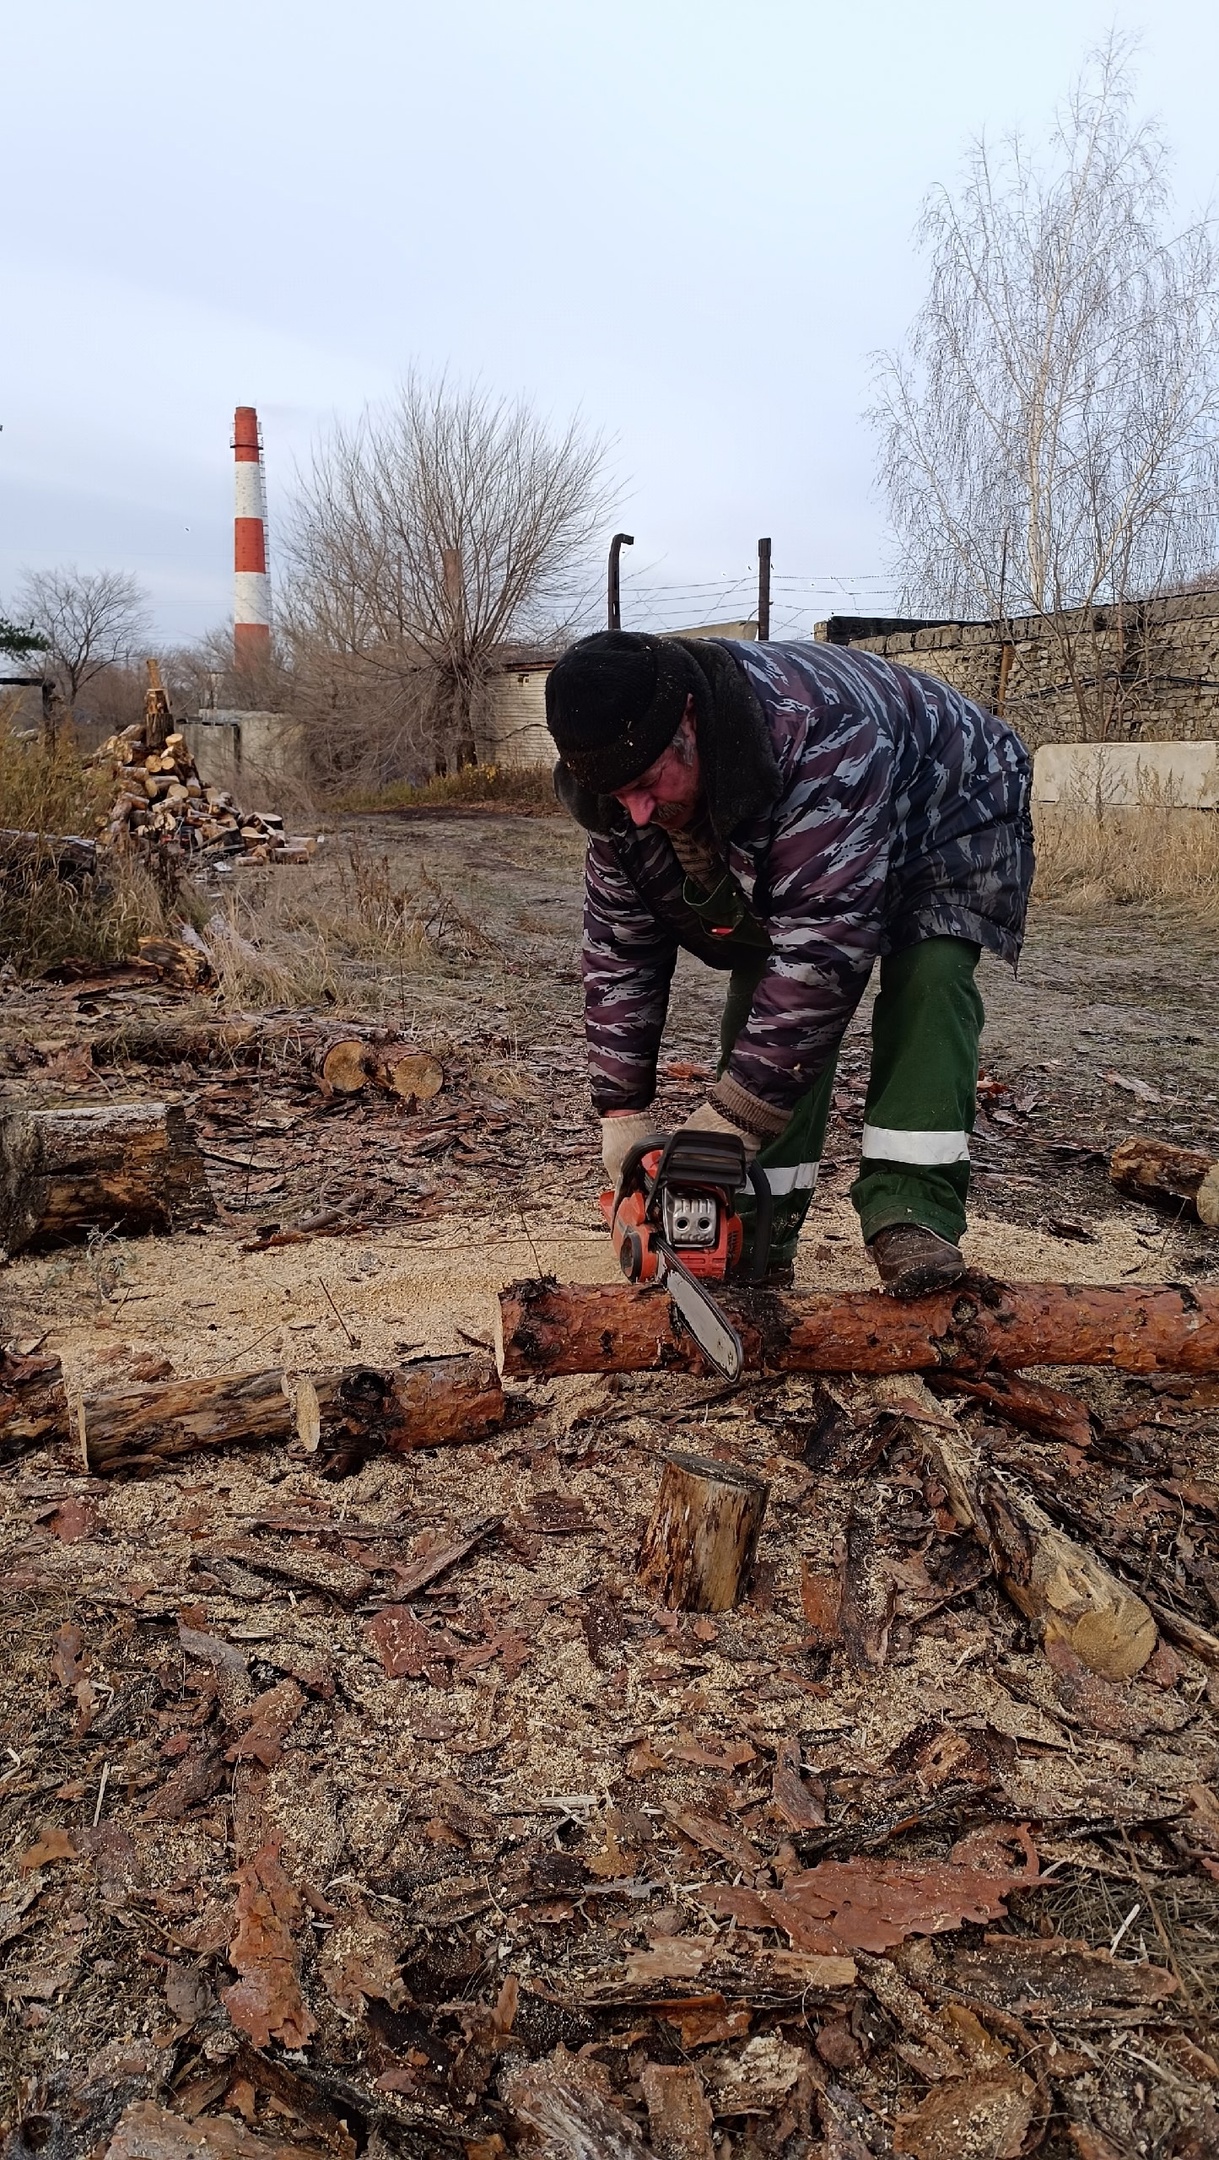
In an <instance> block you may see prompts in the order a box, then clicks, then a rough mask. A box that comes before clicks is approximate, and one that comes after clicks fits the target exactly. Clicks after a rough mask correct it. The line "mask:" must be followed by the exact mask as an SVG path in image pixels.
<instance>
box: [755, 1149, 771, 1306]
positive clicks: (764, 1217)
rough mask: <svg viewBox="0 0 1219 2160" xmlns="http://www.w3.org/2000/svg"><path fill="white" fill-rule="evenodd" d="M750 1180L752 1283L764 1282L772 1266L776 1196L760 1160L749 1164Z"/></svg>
mask: <svg viewBox="0 0 1219 2160" xmlns="http://www.w3.org/2000/svg"><path fill="white" fill-rule="evenodd" d="M749 1182H750V1184H751V1185H752V1187H753V1199H754V1218H753V1259H752V1261H751V1262H750V1267H749V1280H750V1282H752V1283H760V1282H764V1281H765V1279H766V1270H767V1268H768V1267H769V1266H770V1232H771V1226H772V1224H773V1222H774V1219H775V1196H774V1194H773V1193H772V1191H771V1189H770V1179H769V1178H768V1177H767V1175H766V1172H765V1170H764V1169H763V1168H762V1165H761V1163H760V1162H756V1161H755V1162H751V1163H750V1165H749Z"/></svg>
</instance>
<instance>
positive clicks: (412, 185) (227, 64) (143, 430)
mask: <svg viewBox="0 0 1219 2160" xmlns="http://www.w3.org/2000/svg"><path fill="white" fill-rule="evenodd" d="M1112 20H1114V12H1113V9H1112V7H1111V6H1107V5H1104V4H1102V0H1098V4H1092V0H1023V4H1022V5H1021V6H1020V7H1019V8H1018V9H1012V8H1010V7H1006V6H1004V7H999V6H995V5H993V4H992V5H987V4H986V0H981V4H979V0H923V4H922V5H921V6H917V7H914V6H911V4H910V0H873V4H872V5H871V6H869V7H862V6H858V5H852V6H848V5H846V4H844V0H837V4H834V5H828V4H823V0H750V4H748V5H746V4H737V5H730V4H727V0H600V4H598V5H596V6H593V5H588V4H586V0H445V4H442V5H437V4H436V0H427V4H426V5H424V4H420V0H342V4H341V5H339V4H338V0H327V4H325V5H323V4H320V0H203V4H196V5H193V6H191V7H189V8H187V7H184V6H182V5H181V4H180V0H177V4H175V0H168V4H167V0H156V4H155V5H154V4H146V0H105V4H104V5H99V4H98V0H37V5H35V4H34V0H27V4H26V5H25V6H24V7H21V8H18V7H17V6H15V5H10V6H9V7H8V8H7V9H6V10H5V21H4V34H3V52H4V75H5V97H4V120H3V125H2V127H0V181H2V187H3V197H2V199H3V202H4V205H5V215H4V219H3V233H2V235H0V260H2V262H3V275H2V276H0V293H2V294H3V300H4V306H5V312H6V318H7V319H6V322H5V326H4V335H3V339H2V340H0V422H2V423H3V432H2V433H0V604H3V603H4V602H6V601H10V602H11V600H12V598H13V596H14V593H15V589H16V586H17V584H18V580H19V575H20V571H21V569H22V567H23V566H25V565H31V566H36V567H44V566H47V565H50V564H53V563H61V562H76V563H78V564H80V565H81V566H82V567H87V568H122V569H127V570H131V571H133V572H134V573H135V574H136V575H137V576H138V577H139V578H140V579H141V581H142V582H143V583H144V584H145V585H146V586H147V588H148V589H149V591H150V593H151V595H152V598H153V604H154V613H155V619H156V624H157V631H158V635H159V638H160V639H161V641H162V642H165V643H176V642H180V641H184V640H186V639H189V638H192V637H194V636H196V635H198V634H199V633H201V632H202V631H204V630H205V629H208V628H210V627H211V626H212V625H214V624H216V623H218V622H221V621H223V620H224V619H225V618H226V617H227V616H229V615H230V613H231V561H232V541H231V524H230V519H231V516H232V455H231V451H230V448H229V443H230V436H231V427H232V412H233V407H234V405H235V404H238V403H242V404H256V405H257V407H258V410H259V415H260V417H261V420H262V424H263V432H264V437H265V442H266V463H267V473H268V483H269V488H270V495H271V514H272V535H271V539H272V575H273V576H274V568H275V565H274V520H275V515H276V511H277V507H279V506H281V505H282V504H283V503H284V501H285V499H286V495H287V493H288V491H289V490H290V488H291V484H292V475H293V470H294V467H295V465H296V464H297V462H298V461H299V460H301V459H303V458H304V457H306V456H307V454H308V449H309V445H310V442H311V440H312V439H313V437H314V436H315V435H316V433H317V432H318V431H319V430H320V429H322V428H324V426H325V424H326V421H327V418H328V416H330V415H333V414H335V413H341V414H343V415H345V416H352V415H354V414H355V413H356V412H358V411H359V409H360V407H361V406H362V405H363V404H364V403H365V401H367V400H373V401H375V400H378V399H380V398H383V397H384V396H386V395H387V394H388V393H389V392H390V391H391V390H392V387H393V385H394V383H395V381H396V380H397V379H398V378H399V377H400V376H401V375H402V374H403V373H404V372H405V370H406V369H407V368H408V367H409V366H410V365H411V364H412V363H414V364H415V365H417V366H418V367H420V368H421V369H422V370H424V371H425V372H428V373H431V372H435V371H439V370H441V369H445V368H447V369H449V370H450V371H452V372H453V373H455V374H457V375H460V376H463V377H470V376H479V377H481V378H482V379H483V381H484V382H486V383H487V384H488V385H489V386H490V387H492V388H494V389H496V390H503V391H505V392H508V393H513V394H514V393H516V392H524V393H526V394H527V395H528V396H529V397H530V398H531V399H533V400H534V401H535V402H536V403H537V404H538V405H539V406H540V407H541V408H542V409H543V410H544V411H546V412H550V413H553V414H554V415H555V416H556V417H560V416H566V415H567V414H568V413H569V412H571V411H572V410H573V409H578V410H579V411H580V412H581V413H582V415H583V416H584V418H585V419H586V421H587V422H588V424H589V426H590V427H592V428H594V429H600V430H603V431H604V432H605V433H606V434H607V435H608V436H609V437H611V438H613V441H614V466H615V470H616V472H617V473H618V475H619V476H620V479H621V482H622V522H623V523H624V524H625V525H626V527H627V528H628V529H629V530H630V531H632V532H633V533H634V534H635V536H636V546H635V548H634V551H633V553H632V554H631V555H629V556H627V557H624V566H625V565H626V564H628V563H629V565H630V580H629V582H628V585H627V595H626V602H625V606H624V619H625V620H626V621H627V622H628V623H630V622H632V621H633V622H635V623H637V624H639V625H641V626H642V625H643V624H644V623H645V622H646V621H654V622H661V621H667V622H669V623H670V624H675V623H677V622H679V621H681V620H686V621H689V620H697V619H698V618H699V616H700V615H703V614H706V613H708V612H711V613H719V612H724V611H725V610H724V609H723V608H722V607H721V606H718V605H716V604H715V603H717V602H719V601H720V600H721V599H722V598H723V597H725V594H726V588H727V586H728V584H729V581H731V580H732V579H739V578H741V577H743V576H744V577H748V576H751V575H752V566H753V563H754V559H755V543H756V540H757V537H758V535H759V534H761V533H769V534H771V535H772V536H773V540H774V565H775V576H776V580H777V581H780V582H777V604H776V614H775V628H776V630H781V629H782V628H783V627H784V626H785V624H786V623H788V622H791V623H792V624H794V625H798V626H800V627H803V626H805V625H807V624H808V623H809V622H810V621H811V619H812V617H813V615H814V614H817V615H821V614H825V613H828V612H830V610H831V609H832V608H833V607H834V606H835V605H837V606H839V607H848V608H852V607H853V608H857V609H863V610H866V609H868V608H869V607H871V606H874V605H878V604H882V603H883V602H884V601H885V599H886V598H887V593H886V587H885V578H886V573H887V569H888V556H887V548H886V535H885V521H884V515H883V508H882V506H881V504H880V503H879V501H878V500H877V497H876V495H875V492H874V487H873V471H874V450H873V443H872V440H871V437H870V434H869V432H868V430H867V427H866V425H865V424H864V422H863V419H862V417H861V416H862V412H863V408H864V407H865V405H866V403H867V400H868V355H869V353H870V352H872V351H873V350H874V349H875V348H877V347H878V346H883V345H887V344H891V343H894V342H896V341H897V340H898V339H899V338H900V337H901V335H902V332H903V329H904V327H905V325H906V323H907V321H908V320H909V318H910V316H911V314H912V312H913V310H914V308H915V307H916V306H917V304H918V300H919V297H920V294H921V289H922V270H921V266H920V263H919V260H918V258H917V256H916V254H915V252H914V249H913V246H912V237H911V236H912V228H913V226H914V222H915V219H916V216H917V212H918V206H919V202H920V199H921V198H922V196H923V194H924V192H925V190H926V189H927V188H928V186H929V185H930V184H931V183H932V182H934V181H936V180H949V181H951V180H952V178H953V176H954V174H955V173H956V172H957V171H959V168H960V161H961V156H962V151H963V147H964V145H965V143H966V141H967V140H968V138H969V137H970V136H971V135H972V134H974V133H976V132H978V131H979V130H981V129H985V130H986V131H987V132H988V133H990V134H999V133H1002V132H1004V131H1005V130H1007V129H1008V128H1010V127H1011V126H1013V125H1017V124H1018V125H1020V126H1022V127H1027V128H1030V129H1033V130H1036V129H1039V128H1040V127H1041V125H1042V124H1043V123H1044V120H1045V118H1046V116H1047V114H1048V113H1049V111H1050V109H1051V108H1052V106H1053V104H1054V102H1055V100H1056V99H1057V97H1058V96H1059V95H1060V94H1061V93H1062V91H1063V90H1064V88H1065V87H1066V85H1067V83H1068V82H1069V80H1070V78H1071V76H1072V75H1073V74H1074V72H1075V71H1076V69H1077V68H1078V66H1079V63H1080V61H1081V59H1082V57H1083V55H1084V53H1085V52H1086V51H1087V49H1088V47H1089V46H1090V45H1092V44H1094V43H1095V42H1096V41H1097V39H1098V38H1099V37H1101V36H1102V35H1103V34H1104V31H1105V30H1106V28H1107V26H1108V25H1109V23H1110V22H1111V21H1112ZM1116 20H1117V22H1118V24H1119V26H1120V27H1122V28H1124V29H1128V30H1134V31H1141V32H1142V38H1143V43H1142V52H1141V57H1140V61H1139V75H1140V105H1141V106H1142V107H1143V108H1144V109H1146V110H1148V111H1151V112H1154V113H1157V114H1158V115H1159V116H1160V117H1161V119H1162V122H1163V124H1164V127H1165V129H1166V132H1167V134H1168V136H1169V139H1170V141H1171V142H1172V144H1173V145H1174V148H1175V151H1176V154H1177V177H1178V184H1179V190H1180V195H1181V199H1182V203H1183V205H1184V206H1185V207H1186V208H1188V209H1196V208H1197V207H1198V206H1199V205H1200V204H1201V203H1203V202H1205V201H1208V200H1209V199H1210V198H1211V196H1212V193H1213V192H1214V190H1215V183H1216V177H1217V172H1219V148H1217V143H1219V131H1217V130H1216V126H1215V114H1214V98H1215V85H1216V82H1219V9H1216V7H1215V6H1214V0H1156V6H1155V9H1154V14H1153V13H1152V11H1151V9H1150V8H1148V10H1147V19H1146V20H1144V18H1143V15H1142V13H1141V12H1121V11H1119V12H1118V13H1117V16H1116ZM797 579H798V580H802V581H803V583H802V584H800V585H796V584H788V583H785V582H781V581H784V580H797ZM833 580H839V581H841V583H840V586H837V587H836V586H835V585H834V584H833V583H832V581H833ZM727 597H728V598H729V599H731V598H732V597H733V596H731V595H728V596H727ZM704 600H705V601H707V602H709V603H712V604H711V606H710V607H709V608H705V607H703V606H702V605H701V604H700V603H701V602H703V601H704Z"/></svg>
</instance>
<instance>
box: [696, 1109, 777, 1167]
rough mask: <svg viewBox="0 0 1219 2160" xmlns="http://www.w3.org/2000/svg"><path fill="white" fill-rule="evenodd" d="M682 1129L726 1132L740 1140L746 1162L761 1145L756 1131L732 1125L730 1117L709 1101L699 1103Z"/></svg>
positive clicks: (751, 1158) (751, 1159) (750, 1160)
mask: <svg viewBox="0 0 1219 2160" xmlns="http://www.w3.org/2000/svg"><path fill="white" fill-rule="evenodd" d="M682 1130H683V1132H716V1133H728V1134H729V1135H730V1136H731V1138H732V1139H733V1140H739V1141H740V1142H741V1144H742V1146H743V1147H744V1149H745V1160H746V1162H747V1163H751V1162H752V1161H753V1158H754V1156H755V1155H756V1154H757V1152H758V1149H759V1148H760V1147H761V1145H762V1142H761V1139H760V1138H759V1136H758V1134H757V1133H751V1132H746V1131H745V1128H744V1126H743V1125H734V1124H733V1122H732V1119H731V1118H726V1117H725V1116H724V1114H723V1112H722V1111H721V1110H717V1109H716V1107H715V1104H714V1103H710V1102H705V1103H700V1104H699V1106H698V1108H697V1110H695V1111H694V1112H693V1114H692V1115H691V1116H690V1117H688V1118H687V1119H686V1122H685V1124H684V1126H683V1127H682Z"/></svg>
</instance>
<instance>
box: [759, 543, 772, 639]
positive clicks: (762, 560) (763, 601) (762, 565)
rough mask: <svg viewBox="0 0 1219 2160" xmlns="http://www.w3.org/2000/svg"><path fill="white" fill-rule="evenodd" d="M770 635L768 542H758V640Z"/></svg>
mask: <svg viewBox="0 0 1219 2160" xmlns="http://www.w3.org/2000/svg"><path fill="white" fill-rule="evenodd" d="M769 636H770V542H769V540H759V542H758V642H759V644H762V645H764V644H765V643H766V640H767V638H768V637H769Z"/></svg>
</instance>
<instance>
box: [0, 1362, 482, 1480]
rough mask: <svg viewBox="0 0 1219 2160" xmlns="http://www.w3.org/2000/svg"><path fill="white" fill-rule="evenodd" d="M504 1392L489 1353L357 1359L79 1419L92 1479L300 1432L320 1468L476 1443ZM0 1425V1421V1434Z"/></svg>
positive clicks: (152, 1392)
mask: <svg viewBox="0 0 1219 2160" xmlns="http://www.w3.org/2000/svg"><path fill="white" fill-rule="evenodd" d="M503 1417H504V1393H503V1389H502V1387H501V1386H500V1383H499V1378H498V1375H497V1374H496V1371H495V1368H494V1366H493V1365H492V1363H491V1360H490V1358H486V1357H475V1356H469V1357H450V1358H424V1359H421V1360H420V1361H419V1363H418V1364H417V1365H405V1366H402V1367H399V1368H393V1369H391V1370H389V1371H378V1370H376V1369H375V1368H373V1367H371V1366H367V1365H356V1366H352V1367H349V1368H347V1369H346V1370H343V1371H339V1372H328V1373H310V1374H307V1375H303V1376H301V1375H298V1376H295V1377H293V1378H289V1379H287V1380H285V1376H284V1374H283V1373H281V1372H279V1371H275V1372H262V1373H242V1374H239V1375H238V1376H237V1377H236V1378H233V1377H231V1376H227V1377H217V1378H213V1379H204V1380H165V1381H156V1382H154V1383H153V1384H151V1385H150V1386H146V1387H137V1388H125V1389H122V1390H115V1391H113V1392H110V1393H107V1394H103V1395H87V1396H85V1398H84V1400H83V1401H82V1403H81V1405H80V1410H79V1413H78V1423H79V1431H80V1438H81V1446H82V1449H83V1451H84V1458H85V1463H86V1465H87V1467H88V1468H89V1469H90V1470H91V1471H92V1472H93V1474H94V1476H95V1477H112V1476H114V1475H116V1474H118V1473H126V1474H128V1475H130V1474H132V1473H135V1474H138V1475H146V1474H147V1472H148V1471H150V1470H155V1469H158V1468H159V1467H160V1465H161V1464H162V1463H166V1462H172V1461H174V1460H175V1459H176V1458H177V1457H178V1456H180V1455H191V1454H194V1453H195V1452H196V1451H197V1450H198V1449H201V1448H216V1447H255V1446H257V1445H259V1444H260V1443H262V1442H267V1441H272V1442H279V1443H280V1444H281V1445H282V1444H286V1443H287V1442H289V1441H293V1440H297V1439H299V1440H300V1442H301V1443H302V1445H303V1446H304V1447H305V1448H307V1449H308V1450H309V1452H310V1453H314V1454H316V1455H317V1456H318V1467H319V1468H320V1469H322V1470H323V1471H324V1472H325V1474H326V1475H327V1476H331V1477H340V1476H342V1475H343V1474H344V1472H345V1471H347V1470H353V1469H357V1468H358V1467H359V1465H360V1463H362V1462H365V1461H367V1459H368V1457H369V1456H370V1455H375V1454H380V1453H382V1452H389V1453H392V1454H404V1453H406V1452H408V1451H409V1450H410V1449H413V1448H425V1447H447V1446H450V1445H452V1444H454V1443H458V1442H461V1441H465V1440H479V1439H482V1437H483V1436H484V1434H486V1433H489V1432H493V1431H494V1430H495V1429H496V1427H497V1426H498V1425H500V1424H501V1423H502V1422H503ZM2 1432H3V1427H2V1426H0V1436H2Z"/></svg>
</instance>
